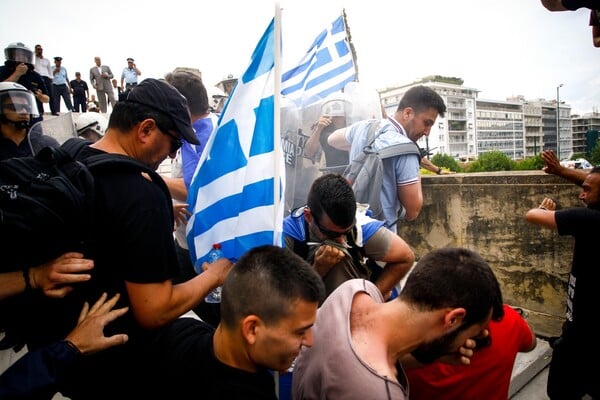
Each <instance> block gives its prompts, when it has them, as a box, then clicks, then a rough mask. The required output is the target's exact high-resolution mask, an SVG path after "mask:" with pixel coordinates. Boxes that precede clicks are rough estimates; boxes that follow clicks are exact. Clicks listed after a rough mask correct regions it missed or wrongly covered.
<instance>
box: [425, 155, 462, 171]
mask: <svg viewBox="0 0 600 400" xmlns="http://www.w3.org/2000/svg"><path fill="white" fill-rule="evenodd" d="M431 162H432V163H434V164H435V165H437V166H438V167H442V168H446V169H449V170H450V171H454V172H461V168H460V166H459V165H458V162H456V160H455V159H454V157H452V156H451V155H449V154H441V153H438V154H436V155H435V156H433V157H431Z"/></svg>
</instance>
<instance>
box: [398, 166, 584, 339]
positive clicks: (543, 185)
mask: <svg viewBox="0 0 600 400" xmlns="http://www.w3.org/2000/svg"><path fill="white" fill-rule="evenodd" d="M422 184H423V208H422V210H421V213H420V215H419V217H418V218H417V219H416V220H415V221H412V222H406V221H405V222H403V223H402V224H401V225H400V226H399V228H398V233H399V235H400V236H401V237H402V238H404V239H405V240H406V241H407V242H408V243H409V244H410V245H411V246H412V247H413V250H414V251H415V255H416V257H417V259H418V258H419V257H420V256H421V255H423V254H425V253H427V252H428V251H430V250H432V249H436V248H440V247H449V246H451V247H465V248H468V249H471V250H475V251H477V252H478V253H479V254H481V255H482V256H483V257H484V258H485V259H486V260H487V261H488V262H489V263H490V265H491V267H492V268H493V270H494V272H495V274H496V276H497V278H498V280H499V281H500V284H501V287H502V292H503V295H504V301H505V302H506V303H508V304H511V305H513V306H518V307H521V308H523V309H524V310H525V311H526V313H527V319H528V321H529V323H530V324H531V325H532V326H533V327H534V329H535V330H536V333H537V334H538V335H541V336H544V337H549V336H557V335H558V334H559V333H560V327H561V324H562V321H563V320H564V315H565V306H566V284H567V279H568V274H569V271H570V267H571V258H572V254H573V239H572V238H571V237H561V236H558V234H557V233H556V231H553V230H550V229H544V228H540V227H538V226H535V225H531V224H529V223H528V222H526V221H525V213H526V212H527V210H529V209H530V208H533V207H537V206H538V205H539V203H540V202H541V201H542V199H543V198H544V197H551V198H553V199H554V200H555V201H556V202H557V205H558V207H559V208H560V207H574V206H584V205H583V203H582V202H581V201H580V200H578V195H579V193H580V188H579V187H578V186H576V185H573V184H571V183H569V182H567V181H565V180H562V179H560V178H557V177H555V176H551V175H547V174H545V173H544V172H542V171H524V172H492V173H473V174H456V175H439V176H438V175H423V176H422Z"/></svg>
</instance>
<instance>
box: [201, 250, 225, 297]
mask: <svg viewBox="0 0 600 400" xmlns="http://www.w3.org/2000/svg"><path fill="white" fill-rule="evenodd" d="M219 258H223V252H222V251H221V244H220V243H215V244H213V247H212V249H211V250H210V251H209V252H208V260H207V262H208V263H211V264H212V263H213V262H215V261H217V260H218V259H219ZM204 301H205V302H206V303H220V302H221V286H219V287H216V288H214V289H213V290H211V292H210V293H209V294H208V295H206V297H205V298H204Z"/></svg>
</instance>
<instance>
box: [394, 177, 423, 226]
mask: <svg viewBox="0 0 600 400" xmlns="http://www.w3.org/2000/svg"><path fill="white" fill-rule="evenodd" d="M396 190H397V195H398V201H399V202H400V204H402V206H403V207H404V209H405V211H406V215H405V216H404V219H405V220H407V221H413V220H415V219H416V218H417V217H418V216H419V212H421V207H422V206H423V191H422V189H421V179H420V178H419V180H418V181H417V182H414V183H411V184H408V185H402V186H398V187H397V189H396Z"/></svg>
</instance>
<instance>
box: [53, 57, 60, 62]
mask: <svg viewBox="0 0 600 400" xmlns="http://www.w3.org/2000/svg"><path fill="white" fill-rule="evenodd" d="M54 61H62V57H54Z"/></svg>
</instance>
